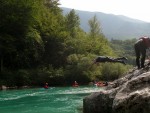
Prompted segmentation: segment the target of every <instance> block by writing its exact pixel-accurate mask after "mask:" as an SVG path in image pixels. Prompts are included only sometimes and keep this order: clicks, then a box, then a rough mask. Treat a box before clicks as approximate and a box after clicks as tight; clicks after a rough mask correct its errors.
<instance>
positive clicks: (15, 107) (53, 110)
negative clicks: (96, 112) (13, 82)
mask: <svg viewBox="0 0 150 113" xmlns="http://www.w3.org/2000/svg"><path fill="white" fill-rule="evenodd" d="M100 90H102V88H97V87H76V88H74V87H52V88H49V89H43V88H37V89H23V90H8V91H7V90H6V91H0V113H79V112H80V111H81V110H79V109H81V108H82V104H83V102H82V101H83V98H84V97H85V96H87V95H89V94H90V93H92V92H98V91H100Z"/></svg>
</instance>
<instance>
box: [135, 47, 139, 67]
mask: <svg viewBox="0 0 150 113" xmlns="http://www.w3.org/2000/svg"><path fill="white" fill-rule="evenodd" d="M134 49H135V55H136V65H137V66H138V69H140V49H139V47H138V45H135V46H134Z"/></svg>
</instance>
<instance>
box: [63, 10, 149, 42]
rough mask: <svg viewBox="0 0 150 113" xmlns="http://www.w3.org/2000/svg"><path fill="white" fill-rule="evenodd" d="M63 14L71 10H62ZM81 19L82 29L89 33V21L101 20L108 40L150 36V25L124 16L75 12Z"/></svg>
mask: <svg viewBox="0 0 150 113" xmlns="http://www.w3.org/2000/svg"><path fill="white" fill-rule="evenodd" d="M62 10H63V14H64V15H65V14H67V13H68V12H69V11H70V10H71V9H68V8H62ZM75 11H76V13H77V14H78V15H79V17H80V24H81V28H82V29H83V30H84V31H85V32H88V31H89V26H88V20H89V19H91V18H92V17H93V16H94V15H96V16H97V19H98V20H99V22H100V24H101V27H102V32H103V33H104V35H105V36H106V37H107V38H108V39H112V38H113V39H122V40H123V39H131V38H138V37H140V36H143V35H145V36H149V35H150V32H149V29H150V23H147V22H144V21H140V20H137V19H132V18H129V17H126V16H122V15H113V14H106V13H101V12H88V11H80V10H75Z"/></svg>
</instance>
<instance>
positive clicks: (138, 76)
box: [83, 67, 150, 113]
mask: <svg viewBox="0 0 150 113" xmlns="http://www.w3.org/2000/svg"><path fill="white" fill-rule="evenodd" d="M83 110H84V113H150V68H149V67H146V68H145V69H140V70H136V69H135V70H132V71H130V72H129V73H128V74H127V75H126V76H124V77H123V78H120V79H118V80H115V81H114V82H113V83H112V84H109V85H108V87H106V89H105V90H104V91H101V92H96V93H92V94H91V95H89V96H88V97H86V98H84V99H83Z"/></svg>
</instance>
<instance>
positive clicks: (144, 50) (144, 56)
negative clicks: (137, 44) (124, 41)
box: [141, 48, 146, 68]
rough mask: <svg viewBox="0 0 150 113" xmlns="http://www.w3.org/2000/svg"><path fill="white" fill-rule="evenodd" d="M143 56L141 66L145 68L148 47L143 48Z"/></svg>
mask: <svg viewBox="0 0 150 113" xmlns="http://www.w3.org/2000/svg"><path fill="white" fill-rule="evenodd" d="M141 53H142V58H141V68H144V63H145V58H146V49H144V48H143V49H142V51H141Z"/></svg>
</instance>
